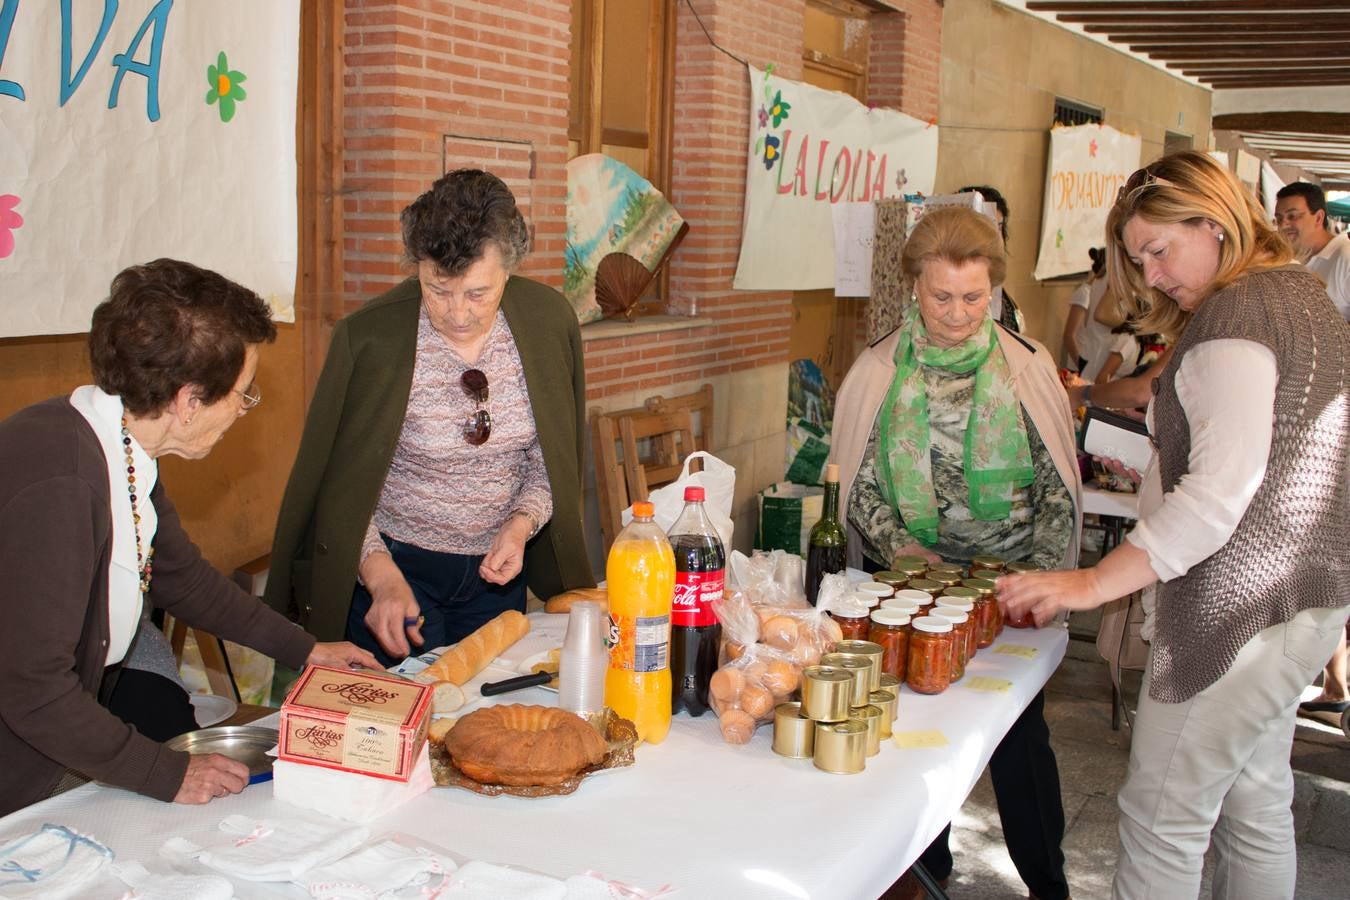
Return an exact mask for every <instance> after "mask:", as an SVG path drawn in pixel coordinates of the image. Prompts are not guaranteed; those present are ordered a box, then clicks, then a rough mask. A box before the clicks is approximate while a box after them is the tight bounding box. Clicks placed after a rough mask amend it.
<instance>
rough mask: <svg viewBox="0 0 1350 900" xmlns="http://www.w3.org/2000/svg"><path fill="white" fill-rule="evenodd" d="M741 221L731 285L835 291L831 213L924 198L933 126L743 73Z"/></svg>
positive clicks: (932, 169) (834, 94) (933, 162)
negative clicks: (746, 103)
mask: <svg viewBox="0 0 1350 900" xmlns="http://www.w3.org/2000/svg"><path fill="white" fill-rule="evenodd" d="M746 68H747V69H748V70H749V77H750V140H749V148H748V152H747V157H746V175H745V221H744V229H743V232H742V235H741V254H740V260H739V262H738V263H737V265H736V278H735V281H734V282H733V286H734V287H736V288H737V289H739V290H794V291H804V290H816V289H820V288H833V287H834V283H835V282H834V277H835V248H834V221H833V216H832V215H831V213H830V207H831V205H832V204H835V203H844V202H869V201H870V202H874V203H875V202H878V201H881V200H884V199H886V198H896V197H903V196H904V195H905V194H907V193H915V192H918V193H923V194H931V193H932V192H933V180H934V178H935V175H936V172H937V147H938V127H937V125H936V124H933V123H931V122H924V121H921V120H919V119H916V118H914V117H913V116H907V115H905V114H904V113H901V112H897V111H895V110H889V109H880V108H875V109H869V108H868V107H866V106H864V105H862V104H861V103H859V102H858V101H857V100H854V99H853V98H852V97H850V96H848V95H847V94H843V93H840V92H838V91H827V90H824V89H822V88H818V87H814V86H812V85H809V84H803V83H801V82H797V81H788V80H787V79H785V78H779V77H778V76H776V75H773V74H771V73H769V72H764V71H761V70H759V69H756V68H755V67H754V66H747V67H746Z"/></svg>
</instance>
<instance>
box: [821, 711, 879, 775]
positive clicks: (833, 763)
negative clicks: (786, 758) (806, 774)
mask: <svg viewBox="0 0 1350 900" xmlns="http://www.w3.org/2000/svg"><path fill="white" fill-rule="evenodd" d="M811 761H812V762H813V763H815V766H816V768H817V769H821V770H822V771H825V772H833V773H834V774H836V775H855V774H857V773H858V772H861V771H862V770H863V766H864V765H866V762H867V726H866V725H865V724H863V723H862V722H859V721H857V720H855V719H850V720H848V721H845V722H819V723H817V724H816V752H815V754H814V755H813V756H812V757H811Z"/></svg>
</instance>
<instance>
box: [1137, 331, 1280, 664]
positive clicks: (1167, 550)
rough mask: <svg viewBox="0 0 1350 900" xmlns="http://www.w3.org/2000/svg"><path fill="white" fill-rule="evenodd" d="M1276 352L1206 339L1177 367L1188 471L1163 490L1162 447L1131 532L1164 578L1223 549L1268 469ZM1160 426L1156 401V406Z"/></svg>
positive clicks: (1147, 598)
mask: <svg viewBox="0 0 1350 900" xmlns="http://www.w3.org/2000/svg"><path fill="white" fill-rule="evenodd" d="M1278 381H1279V372H1278V369H1277V367H1276V364H1275V354H1274V353H1272V352H1271V351H1270V349H1269V348H1268V347H1265V346H1263V345H1262V344H1258V343H1256V342H1255V341H1244V340H1237V339H1221V340H1213V341H1205V342H1203V343H1201V344H1198V345H1196V346H1195V347H1193V348H1192V349H1191V350H1189V351H1188V352H1187V353H1186V355H1185V356H1183V357H1182V359H1181V367H1180V368H1179V369H1178V371H1177V378H1176V390H1177V398H1178V400H1180V402H1181V406H1182V409H1184V410H1185V411H1186V420H1187V422H1189V423H1190V432H1191V453H1190V459H1189V464H1188V466H1187V473H1186V474H1185V475H1183V476H1182V477H1181V480H1180V481H1179V482H1177V485H1176V487H1174V488H1173V489H1172V490H1171V491H1169V492H1168V493H1167V494H1163V491H1162V480H1161V477H1160V475H1159V472H1158V457H1157V454H1154V457H1153V460H1152V462H1150V463H1149V466H1148V470H1147V471H1146V472H1145V473H1144V481H1143V484H1142V485H1141V486H1140V490H1139V523H1138V524H1137V525H1136V526H1135V528H1134V530H1133V531H1131V532H1130V534H1129V535H1128V537H1127V538H1126V539H1127V540H1129V542H1130V543H1132V544H1134V545H1135V546H1136V547H1139V548H1140V549H1141V550H1143V551H1144V552H1145V553H1147V554H1148V560H1149V563H1150V564H1151V565H1152V566H1153V571H1154V572H1156V573H1157V574H1158V579H1159V580H1160V581H1171V580H1172V579H1174V578H1178V577H1180V576H1182V575H1184V574H1186V572H1187V571H1189V570H1190V569H1191V568H1192V567H1193V566H1195V565H1196V564H1198V563H1200V562H1202V561H1203V560H1205V559H1207V558H1208V557H1210V556H1212V555H1213V554H1214V553H1216V552H1217V551H1218V550H1219V549H1220V548H1222V547H1223V545H1224V544H1226V543H1227V542H1228V539H1229V538H1231V537H1232V536H1233V532H1234V531H1236V530H1237V526H1238V523H1239V522H1240V521H1242V516H1243V515H1244V514H1245V513H1246V511H1247V506H1248V505H1249V504H1250V503H1251V501H1252V497H1254V496H1255V495H1256V491H1257V489H1258V488H1259V487H1260V486H1261V482H1262V480H1263V479H1264V478H1265V476H1266V463H1267V461H1268V460H1269V458H1270V442H1271V435H1272V433H1273V430H1274V421H1275V386H1276V384H1277V383H1278ZM1148 422H1149V431H1152V430H1153V404H1152V403H1150V404H1149V408H1148ZM1153 605H1154V597H1153V591H1152V590H1148V591H1145V592H1144V613H1145V616H1146V619H1145V622H1144V630H1143V636H1144V639H1145V640H1148V639H1150V638H1151V637H1152V636H1153Z"/></svg>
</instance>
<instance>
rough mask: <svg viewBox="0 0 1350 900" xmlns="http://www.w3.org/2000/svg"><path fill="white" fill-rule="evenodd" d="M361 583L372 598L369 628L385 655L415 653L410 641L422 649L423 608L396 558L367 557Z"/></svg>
mask: <svg viewBox="0 0 1350 900" xmlns="http://www.w3.org/2000/svg"><path fill="white" fill-rule="evenodd" d="M361 580H362V581H363V582H365V585H366V590H368V591H370V597H371V604H370V610H369V611H368V612H367V613H366V619H365V622H366V628H368V629H370V633H371V634H372V635H374V636H375V640H376V641H378V642H379V644H380V646H381V647H383V648H384V652H385V653H388V654H389V655H390V656H397V657H400V658H402V657H404V656H407V655H408V654H409V653H410V652H411V650H410V649H409V647H408V643H409V641H411V642H412V643H414V644H416V645H417V646H419V647H420V646H422V631H421V615H422V608H421V607H420V606H418V605H417V598H416V597H414V596H413V592H412V588H410V587H408V579H406V578H404V577H403V573H402V572H401V571H399V568H398V566H397V565H396V564H395V563H394V558H393V557H392V556H390V555H389V554H388V553H372V554H371V555H370V556H367V557H366V558H365V560H363V561H362V563H361ZM409 623H412V624H409ZM375 668H377V669H378V668H382V666H379V665H376V666H375Z"/></svg>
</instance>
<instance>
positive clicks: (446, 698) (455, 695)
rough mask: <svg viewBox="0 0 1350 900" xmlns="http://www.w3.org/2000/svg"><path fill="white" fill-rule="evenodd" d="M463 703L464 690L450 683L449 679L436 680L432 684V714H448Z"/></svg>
mask: <svg viewBox="0 0 1350 900" xmlns="http://www.w3.org/2000/svg"><path fill="white" fill-rule="evenodd" d="M463 705H464V692H463V691H461V690H460V689H459V685H457V684H452V683H451V682H449V681H438V682H436V684H435V685H433V686H432V691H431V712H432V714H433V715H437V716H444V715H448V714H449V713H452V712H454V711H455V710H457V709H459V708H460V707H461V706H463Z"/></svg>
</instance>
